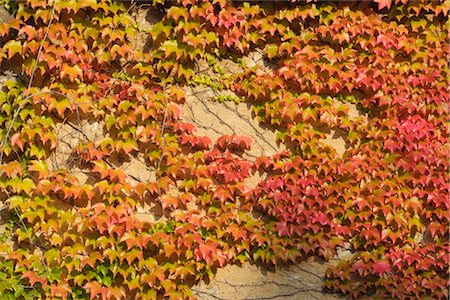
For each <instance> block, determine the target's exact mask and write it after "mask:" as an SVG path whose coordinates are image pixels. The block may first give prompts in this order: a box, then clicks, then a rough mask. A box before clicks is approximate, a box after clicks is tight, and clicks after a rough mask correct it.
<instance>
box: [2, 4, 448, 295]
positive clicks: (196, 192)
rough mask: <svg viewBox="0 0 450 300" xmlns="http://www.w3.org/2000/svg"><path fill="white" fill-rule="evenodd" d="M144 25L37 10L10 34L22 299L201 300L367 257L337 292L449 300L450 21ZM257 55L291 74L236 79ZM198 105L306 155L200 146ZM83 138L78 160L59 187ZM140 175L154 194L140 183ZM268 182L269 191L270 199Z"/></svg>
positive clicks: (99, 13) (252, 11) (176, 19)
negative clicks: (71, 142) (66, 148)
mask: <svg viewBox="0 0 450 300" xmlns="http://www.w3.org/2000/svg"><path fill="white" fill-rule="evenodd" d="M140 5H142V4H141V3H136V2H133V1H132V2H118V1H109V0H98V1H94V0H92V1H86V0H70V1H67V0H64V1H62V0H53V1H52V0H49V1H47V0H43V1H35V0H28V1H21V2H19V3H18V7H17V13H16V15H15V17H14V19H13V20H12V21H11V22H10V23H4V24H0V46H1V49H2V51H1V52H0V63H1V65H0V66H1V68H2V69H9V70H12V71H14V72H15V73H16V75H17V77H18V78H20V79H18V80H9V81H7V82H6V83H5V84H4V85H3V87H2V90H1V92H0V106H1V109H0V124H1V130H0V141H1V144H0V159H1V166H0V188H1V189H0V200H1V201H2V202H4V203H5V204H6V206H7V210H8V216H9V217H10V219H11V223H10V225H8V230H7V231H6V232H5V234H4V236H3V237H2V238H3V239H5V240H10V241H11V242H12V243H13V244H14V246H12V245H11V243H4V244H2V245H1V246H0V254H1V255H0V294H1V295H2V296H4V297H5V298H9V299H17V298H19V297H24V298H30V299H35V298H63V299H67V298H69V299H84V298H86V299H97V298H102V299H132V298H133V299H134V298H138V299H147V298H149V299H153V298H158V297H167V298H172V299H183V298H194V294H193V292H192V290H191V289H190V287H191V286H192V285H193V284H194V283H196V282H199V281H201V280H210V279H211V278H212V277H213V275H214V271H215V270H216V269H217V268H218V267H223V266H225V265H227V264H229V263H235V262H244V261H254V262H260V263H267V264H274V265H277V264H280V263H284V262H292V263H296V262H300V261H302V260H304V259H306V258H308V257H311V256H313V257H321V258H323V259H330V258H332V257H333V256H334V255H335V254H336V251H337V249H338V248H339V247H343V246H344V245H346V244H348V245H350V246H349V247H350V249H351V251H352V253H353V256H352V258H351V259H349V260H348V261H341V263H339V264H338V265H337V266H336V267H333V268H330V269H329V270H328V271H327V273H326V278H324V290H325V291H330V292H335V293H341V294H345V295H348V296H350V297H352V298H360V297H373V298H400V299H409V298H420V299H447V298H448V296H449V295H448V289H449V275H450V274H449V270H448V265H449V250H450V249H449V242H448V231H449V226H448V224H449V215H448V209H449V201H448V192H449V191H448V177H447V174H448V161H449V152H448V150H449V149H448V125H447V114H448V111H447V107H448V102H449V101H448V100H449V96H448V95H449V93H448V92H449V91H448V81H447V78H448V62H447V58H448V51H449V47H448V38H449V33H448V25H449V24H448V18H447V17H448V11H449V7H448V5H449V4H448V2H444V1H423V2H418V1H407V0H400V1H399V0H395V1H392V0H378V1H375V2H373V3H369V2H366V1H348V2H341V1H335V2H322V1H320V2H319V1H306V2H293V3H287V2H286V3H285V2H274V3H266V2H262V3H253V2H250V3H249V2H235V3H234V2H230V1H224V0H214V1H196V0H192V1H189V0H180V1H178V2H171V1H168V2H167V3H164V2H163V1H154V3H152V4H150V3H149V4H146V6H153V9H155V10H156V11H159V12H160V13H161V15H162V18H161V20H160V21H159V22H156V23H155V24H154V25H153V26H152V27H151V28H143V26H141V24H139V23H138V22H136V20H135V19H134V18H133V12H134V11H135V10H136V9H138V8H139V6H140ZM142 37H145V39H146V47H144V49H138V48H137V47H136V46H135V45H136V41H137V40H138V39H142ZM256 49H261V50H262V53H263V55H264V59H265V61H266V62H267V63H268V64H269V65H270V66H271V68H269V69H268V70H264V71H262V70H261V67H260V66H258V65H254V66H246V65H245V63H244V64H243V66H244V68H243V71H242V72H236V73H233V74H227V73H226V72H223V70H221V68H220V64H219V63H218V62H220V60H222V59H224V58H227V59H231V60H233V61H236V62H242V58H243V57H244V56H246V55H248V54H249V53H250V52H252V51H254V50H256ZM199 60H206V61H207V62H208V64H209V65H210V66H211V67H212V68H213V69H214V70H215V72H216V75H217V76H215V77H214V78H208V77H205V76H203V75H200V74H197V73H196V64H197V62H198V61H199ZM194 85H207V86H210V87H212V88H214V89H219V90H220V89H228V90H231V91H233V92H234V93H235V94H236V98H233V99H238V100H239V101H245V102H247V103H249V104H250V105H251V106H252V109H253V111H254V114H255V116H256V117H257V118H258V120H259V122H260V123H261V124H264V125H266V126H269V127H270V128H272V129H273V130H275V131H276V132H277V138H278V140H279V142H280V143H283V144H285V145H286V149H287V150H286V151H281V152H280V153H277V154H275V155H273V156H270V157H258V158H257V159H255V160H250V159H248V158H247V157H246V156H245V153H246V152H248V150H250V149H251V147H252V140H251V139H250V138H249V137H246V136H240V135H225V136H222V137H220V138H218V139H217V140H216V141H212V140H211V139H210V138H208V137H205V136H200V135H198V134H196V131H195V126H194V125H193V124H190V123H186V122H184V121H183V120H182V119H181V110H182V104H183V103H184V102H185V99H186V95H185V88H186V87H187V86H194ZM222 100H224V101H226V99H222ZM233 101H235V100H233ZM351 107H356V108H357V110H358V111H359V112H360V114H359V115H358V116H356V117H355V116H354V115H352V114H350V112H349V109H350V108H351ZM86 120H87V121H89V122H91V123H94V122H95V123H98V124H100V129H99V132H100V134H101V135H102V138H101V139H99V140H92V139H90V138H89V136H88V135H87V134H86V132H85V130H84V129H83V127H82V124H83V121H86ZM63 126H70V127H71V128H72V129H73V130H74V131H75V132H77V134H78V140H77V144H76V145H75V146H74V147H72V148H71V153H70V155H69V156H68V157H67V158H66V159H65V161H63V164H62V167H59V168H55V167H53V164H52V163H51V160H52V155H53V154H55V153H58V151H59V150H60V149H61V147H62V146H63V145H64V143H67V141H65V140H64V139H63V138H61V136H60V135H59V134H58V132H59V129H60V128H61V127H63ZM330 132H341V133H342V136H343V138H344V140H345V143H346V151H345V153H344V154H343V155H342V156H340V155H339V154H338V153H337V152H336V151H335V149H333V148H331V147H330V146H327V145H326V144H325V143H324V142H323V139H324V138H325V136H326V134H328V133H330ZM133 159H141V160H142V161H144V163H145V165H146V167H147V171H146V172H148V173H149V174H150V173H151V174H153V176H149V179H146V180H143V179H140V178H137V177H135V176H133V175H131V174H129V173H128V172H127V170H126V169H125V167H124V166H123V162H126V161H130V160H133ZM74 170H76V171H77V172H78V173H77V174H80V173H81V174H83V176H78V175H77V174H76V173H75V172H74ZM255 172H260V173H264V174H266V179H265V180H262V181H261V182H260V183H259V184H258V185H257V186H256V187H255V188H251V187H249V185H248V184H247V183H246V179H247V178H249V177H250V176H251V175H252V174H254V173H255ZM143 207H152V208H157V209H159V210H160V211H161V218H160V219H159V220H150V221H149V220H144V219H141V218H139V217H138V216H139V213H138V212H139V210H140V209H142V208H143Z"/></svg>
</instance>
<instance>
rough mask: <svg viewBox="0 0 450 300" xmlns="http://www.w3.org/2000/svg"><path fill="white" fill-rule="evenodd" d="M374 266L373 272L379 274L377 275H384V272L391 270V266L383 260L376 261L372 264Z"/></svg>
mask: <svg viewBox="0 0 450 300" xmlns="http://www.w3.org/2000/svg"><path fill="white" fill-rule="evenodd" d="M372 268H373V273H374V274H377V275H382V274H384V273H387V272H390V271H391V266H390V265H389V264H388V263H386V262H383V261H380V262H375V263H374V264H373V265H372Z"/></svg>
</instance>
